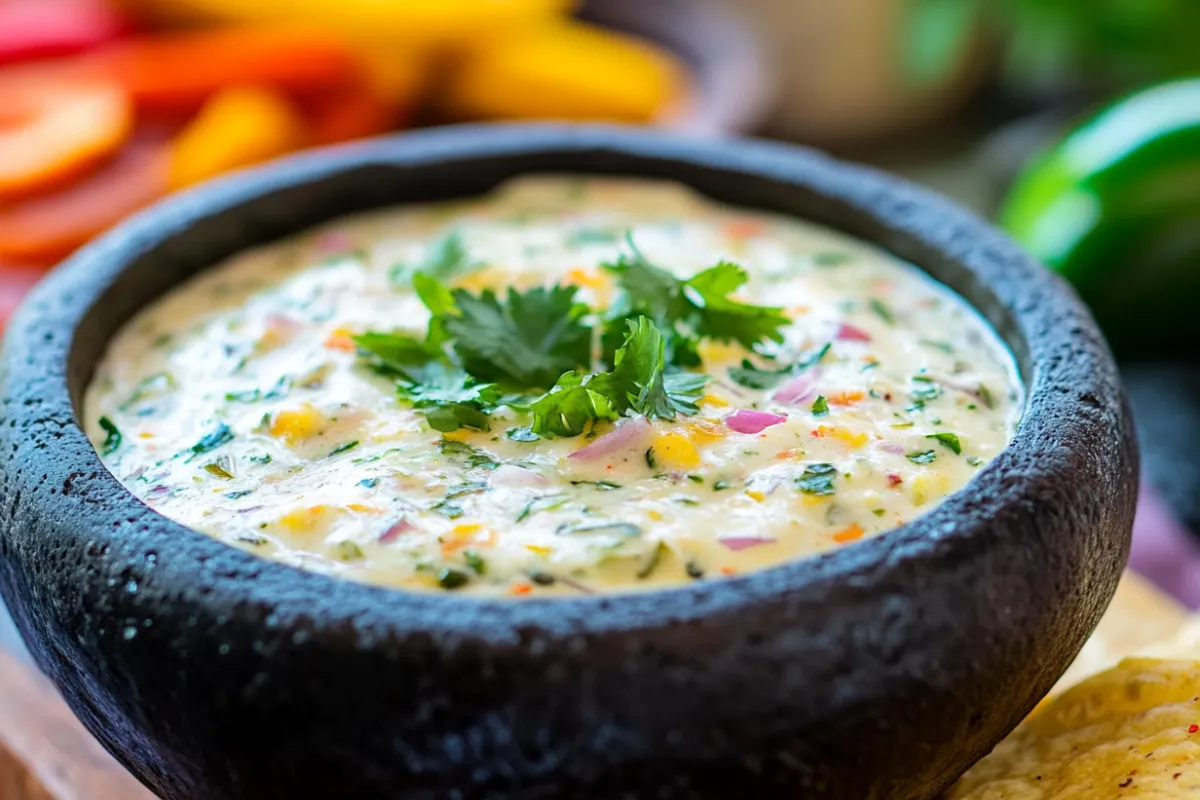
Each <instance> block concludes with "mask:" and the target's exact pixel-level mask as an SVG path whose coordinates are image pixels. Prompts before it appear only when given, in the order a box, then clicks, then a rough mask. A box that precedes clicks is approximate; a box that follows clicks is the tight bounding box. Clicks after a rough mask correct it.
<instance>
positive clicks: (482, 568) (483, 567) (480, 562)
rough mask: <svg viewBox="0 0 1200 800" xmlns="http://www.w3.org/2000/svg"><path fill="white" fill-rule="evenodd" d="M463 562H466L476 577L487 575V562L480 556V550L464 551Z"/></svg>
mask: <svg viewBox="0 0 1200 800" xmlns="http://www.w3.org/2000/svg"><path fill="white" fill-rule="evenodd" d="M463 561H465V562H466V564H467V566H468V567H470V568H471V571H472V572H474V573H475V574H476V575H486V574H487V561H485V560H484V558H483V556H481V555H479V551H478V550H464V551H463Z"/></svg>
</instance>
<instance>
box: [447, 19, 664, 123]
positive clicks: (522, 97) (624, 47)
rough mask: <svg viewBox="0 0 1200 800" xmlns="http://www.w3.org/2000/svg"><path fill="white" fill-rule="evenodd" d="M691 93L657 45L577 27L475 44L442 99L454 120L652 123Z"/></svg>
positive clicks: (558, 26) (564, 25) (562, 25)
mask: <svg viewBox="0 0 1200 800" xmlns="http://www.w3.org/2000/svg"><path fill="white" fill-rule="evenodd" d="M682 89H683V69H682V67H681V66H680V65H679V64H678V63H677V62H676V61H675V59H674V58H673V57H671V56H670V55H668V54H667V53H666V52H664V51H662V50H659V49H658V48H656V47H654V46H653V45H651V44H649V43H647V42H643V41H641V40H638V39H634V38H632V37H628V36H623V35H621V34H617V33H614V32H612V31H608V30H605V29H603V28H600V27H596V26H592V25H588V24H586V23H582V22H574V21H569V20H562V21H554V22H545V23H542V24H539V25H532V26H530V27H527V28H524V29H521V30H519V31H511V32H509V33H508V34H506V35H505V36H495V37H491V38H489V39H487V40H486V41H483V42H479V43H476V44H474V45H473V46H472V47H471V48H469V49H468V50H467V51H466V52H465V53H464V54H463V55H462V57H461V59H460V61H459V63H458V64H457V65H455V68H454V69H453V70H452V72H451V75H450V77H449V79H448V80H447V82H446V85H445V86H443V87H441V90H440V91H439V92H438V95H437V96H438V100H439V103H440V104H441V109H442V110H443V111H444V113H446V114H447V115H448V116H451V117H454V118H466V117H482V118H485V119H528V118H551V119H567V120H584V119H595V120H613V121H619V122H647V121H649V120H651V119H653V118H654V117H656V116H657V115H659V114H660V113H662V112H663V111H664V110H665V108H666V107H667V105H668V104H669V103H670V102H671V101H672V100H674V99H676V97H677V96H678V95H679V94H680V92H681V91H682Z"/></svg>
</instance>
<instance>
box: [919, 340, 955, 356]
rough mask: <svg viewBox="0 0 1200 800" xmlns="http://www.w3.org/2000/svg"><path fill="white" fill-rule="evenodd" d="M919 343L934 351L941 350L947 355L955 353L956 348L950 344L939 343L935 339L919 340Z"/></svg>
mask: <svg viewBox="0 0 1200 800" xmlns="http://www.w3.org/2000/svg"><path fill="white" fill-rule="evenodd" d="M917 341H918V343H920V344H923V345H925V346H926V347H932V348H933V349H934V350H941V351H942V352H943V353H946V354H947V355H949V354H950V353H953V352H954V346H953V345H951V344H950V343H949V342H938V341H935V340H933V339H918V340H917Z"/></svg>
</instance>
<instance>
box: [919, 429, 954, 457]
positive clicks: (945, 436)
mask: <svg viewBox="0 0 1200 800" xmlns="http://www.w3.org/2000/svg"><path fill="white" fill-rule="evenodd" d="M925 438H926V439H937V440H938V441H939V442H941V443H942V444H943V445H945V446H946V447H947V448H949V449H950V450H953V451H954V454H955V455H956V456H957V455H962V444H961V443H960V442H959V441H958V437H957V436H955V435H954V434H953V433H931V434H929V435H928V436H926V437H925Z"/></svg>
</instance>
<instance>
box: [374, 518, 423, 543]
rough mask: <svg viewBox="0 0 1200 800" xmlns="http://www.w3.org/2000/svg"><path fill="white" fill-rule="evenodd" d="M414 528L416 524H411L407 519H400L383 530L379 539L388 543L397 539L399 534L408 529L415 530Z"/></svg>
mask: <svg viewBox="0 0 1200 800" xmlns="http://www.w3.org/2000/svg"><path fill="white" fill-rule="evenodd" d="M416 529H417V526H416V525H413V524H412V523H411V522H409V521H408V520H407V519H402V520H400V521H399V522H397V523H395V524H393V525H392V526H391V527H390V528H388V529H387V530H386V531H384V532H383V534H382V535H381V536H380V537H379V541H380V542H381V543H382V544H388V543H390V542H394V541H396V540H397V539H399V538H400V536H401V534H404V533H407V532H408V531H415V530H416Z"/></svg>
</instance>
